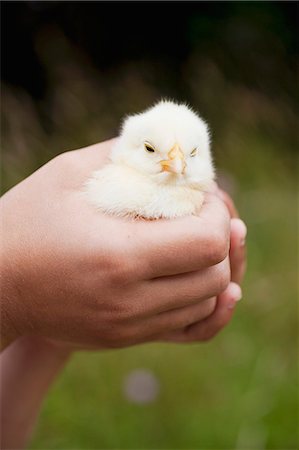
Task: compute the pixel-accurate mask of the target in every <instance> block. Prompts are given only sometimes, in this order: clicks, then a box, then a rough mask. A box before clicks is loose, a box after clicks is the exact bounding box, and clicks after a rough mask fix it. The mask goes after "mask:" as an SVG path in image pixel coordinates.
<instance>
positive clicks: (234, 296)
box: [228, 283, 242, 309]
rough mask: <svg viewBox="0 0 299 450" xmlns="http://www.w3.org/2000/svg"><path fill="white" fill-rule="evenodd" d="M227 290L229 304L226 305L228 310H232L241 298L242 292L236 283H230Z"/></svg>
mask: <svg viewBox="0 0 299 450" xmlns="http://www.w3.org/2000/svg"><path fill="white" fill-rule="evenodd" d="M229 289H230V298H231V302H230V303H229V305H228V309H233V308H234V307H235V306H236V303H237V302H239V301H240V300H241V298H242V290H241V288H240V286H239V285H238V284H237V283H230V286H229Z"/></svg>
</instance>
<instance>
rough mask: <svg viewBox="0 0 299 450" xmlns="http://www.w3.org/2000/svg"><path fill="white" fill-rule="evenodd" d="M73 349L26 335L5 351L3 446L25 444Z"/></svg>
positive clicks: (10, 446) (12, 446) (2, 363)
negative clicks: (53, 383)
mask: <svg viewBox="0 0 299 450" xmlns="http://www.w3.org/2000/svg"><path fill="white" fill-rule="evenodd" d="M68 357H69V351H68V350H66V349H65V348H64V347H59V346H57V345H56V344H53V343H51V342H50V341H47V340H41V339H38V338H34V337H23V338H20V339H18V340H16V341H15V342H14V343H13V344H11V345H10V346H9V347H8V348H6V349H5V350H4V351H3V352H2V354H1V448H2V449H8V448H9V449H13V448H18V449H20V448H23V447H24V446H25V445H26V442H27V441H28V439H29V438H30V435H31V432H32V429H33V427H34V424H35V421H36V419H37V416H38V413H39V410H40V407H41V404H42V401H43V398H44V397H45V395H46V393H47V391H48V389H49V387H50V385H51V383H52V382H53V381H54V379H55V377H56V376H57V374H58V373H59V372H60V371H61V370H62V368H63V367H64V365H65V363H66V361H67V359H68Z"/></svg>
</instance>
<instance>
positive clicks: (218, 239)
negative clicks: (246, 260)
mask: <svg viewBox="0 0 299 450" xmlns="http://www.w3.org/2000/svg"><path fill="white" fill-rule="evenodd" d="M207 247H208V253H209V257H210V261H211V263H212V264H217V263H220V262H221V261H223V260H224V259H225V258H226V257H227V255H228V252H229V236H228V235H227V233H226V232H225V230H220V231H216V230H215V231H213V232H211V233H210V236H209V238H208V242H207Z"/></svg>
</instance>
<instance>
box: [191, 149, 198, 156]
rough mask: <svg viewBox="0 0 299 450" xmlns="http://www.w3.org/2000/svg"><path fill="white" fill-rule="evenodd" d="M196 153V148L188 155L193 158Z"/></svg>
mask: <svg viewBox="0 0 299 450" xmlns="http://www.w3.org/2000/svg"><path fill="white" fill-rule="evenodd" d="M197 153H198V149H197V148H194V149H193V150H192V152H191V153H190V156H191V157H192V158H193V156H196V155H197Z"/></svg>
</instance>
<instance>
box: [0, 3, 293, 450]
mask: <svg viewBox="0 0 299 450" xmlns="http://www.w3.org/2000/svg"><path fill="white" fill-rule="evenodd" d="M1 23H2V28H1V34H2V39H1V49H2V71H1V80H2V83H1V87H2V95H1V97H2V98H1V100H2V101H1V113H2V114H1V127H2V128H1V129H2V139H1V151H2V158H1V160H2V168H3V170H2V186H1V187H2V192H4V191H6V190H7V189H9V188H10V187H12V186H13V185H15V184H16V183H18V182H20V181H21V180H22V179H24V178H25V177H26V176H28V175H29V174H31V173H32V172H33V171H34V170H35V169H36V168H38V167H39V166H40V165H42V164H44V163H46V162H47V161H48V160H50V159H51V158H53V157H54V156H55V155H57V154H59V153H61V152H63V151H67V150H70V149H74V148H79V147H81V146H85V145H89V144H93V143H95V142H99V141H101V140H104V139H107V138H109V137H111V136H115V135H116V134H117V133H118V129H119V125H120V121H121V119H122V118H123V116H124V115H125V114H129V113H132V112H137V111H141V110H142V109H144V108H146V107H148V106H149V105H150V104H152V103H153V102H155V101H157V100H159V99H160V98H161V97H170V98H173V99H176V100H181V101H186V102H188V103H189V104H190V105H192V107H193V108H194V109H196V110H197V111H198V112H199V113H200V114H201V115H202V116H203V117H204V118H205V119H206V120H207V121H208V123H209V124H210V127H211V130H212V150H213V154H214V157H215V162H216V166H217V173H218V180H219V182H220V184H221V185H222V186H224V187H225V188H226V189H228V190H229V192H230V193H231V195H232V196H233V198H234V200H235V202H236V204H237V206H238V208H239V210H240V214H241V217H242V218H243V219H244V220H245V222H246V224H247V227H248V239H247V241H248V271H247V274H246V278H245V282H244V286H243V299H242V301H241V302H240V304H239V305H238V307H237V311H236V313H235V317H234V320H233V321H232V323H231V324H230V326H229V327H227V328H226V330H224V331H223V332H222V333H221V334H220V335H219V336H218V337H217V338H216V339H214V340H213V341H212V342H210V343H208V344H205V345H202V344H199V345H194V346H185V347H184V346H182V347H180V346H178V345H173V346H170V345H162V344H152V345H147V346H140V347H135V348H132V349H126V350H120V351H111V352H104V353H94V354H90V353H86V354H85V353H81V354H78V355H75V357H74V358H73V359H72V361H71V362H70V364H69V365H68V367H67V368H66V370H65V372H64V373H63V375H62V376H61V377H60V378H59V380H58V382H57V384H56V385H55V387H54V389H53V390H52V391H51V393H50V395H49V397H48V399H47V401H46V403H45V405H44V408H43V411H42V415H41V419H40V422H39V426H38V429H37V432H36V435H35V438H34V439H33V442H32V446H31V447H32V448H37V449H40V448H47V449H50V448H56V449H62V448H82V449H84V448H106V449H107V448H118V449H119V448H128V449H140V448H145V449H151V448H152V449H157V448H158V449H162V448H163V449H166V448H177V449H178V448H181V449H184V450H186V449H194V448H205V449H214V448H218V449H232V448H234V449H237V450H244V449H245V448H250V449H253V450H263V449H271V450H273V449H277V450H278V449H280V450H281V449H295V448H298V444H299V443H298V434H297V424H298V401H297V399H298V365H297V348H298V320H297V319H298V311H297V304H296V299H297V298H298V289H297V286H298V284H297V277H298V251H297V250H298V245H297V244H298V223H297V201H298V196H297V191H298V183H297V168H298V158H297V155H298V133H297V128H298V83H297V72H296V69H297V67H298V33H297V29H298V2H271V1H269V2H263V1H258V2H190V3H189V2H151V3H146V2H132V3H128V2H107V3H105V2H84V3H83V2H2V3H1ZM139 369H142V371H143V372H142V373H143V374H144V372H145V373H147V374H149V375H150V377H152V379H154V380H155V383H156V385H157V386H158V388H159V389H158V394H157V396H152V398H150V397H149V400H148V401H147V402H145V403H144V404H138V403H136V401H135V400H134V395H133V397H132V395H131V394H128V392H127V391H126V383H127V381H126V380H127V379H128V378H127V377H128V376H130V375H131V374H132V373H133V374H134V373H135V370H139ZM138 374H139V375H138ZM135 375H136V373H135ZM138 376H139V377H140V372H137V386H135V387H134V386H133V390H134V389H135V388H136V389H137V391H138ZM141 378H142V376H141ZM134 379H135V380H136V377H135V378H134ZM133 384H134V383H133ZM144 389H145V390H146V387H144ZM149 391H151V388H150V389H149Z"/></svg>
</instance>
